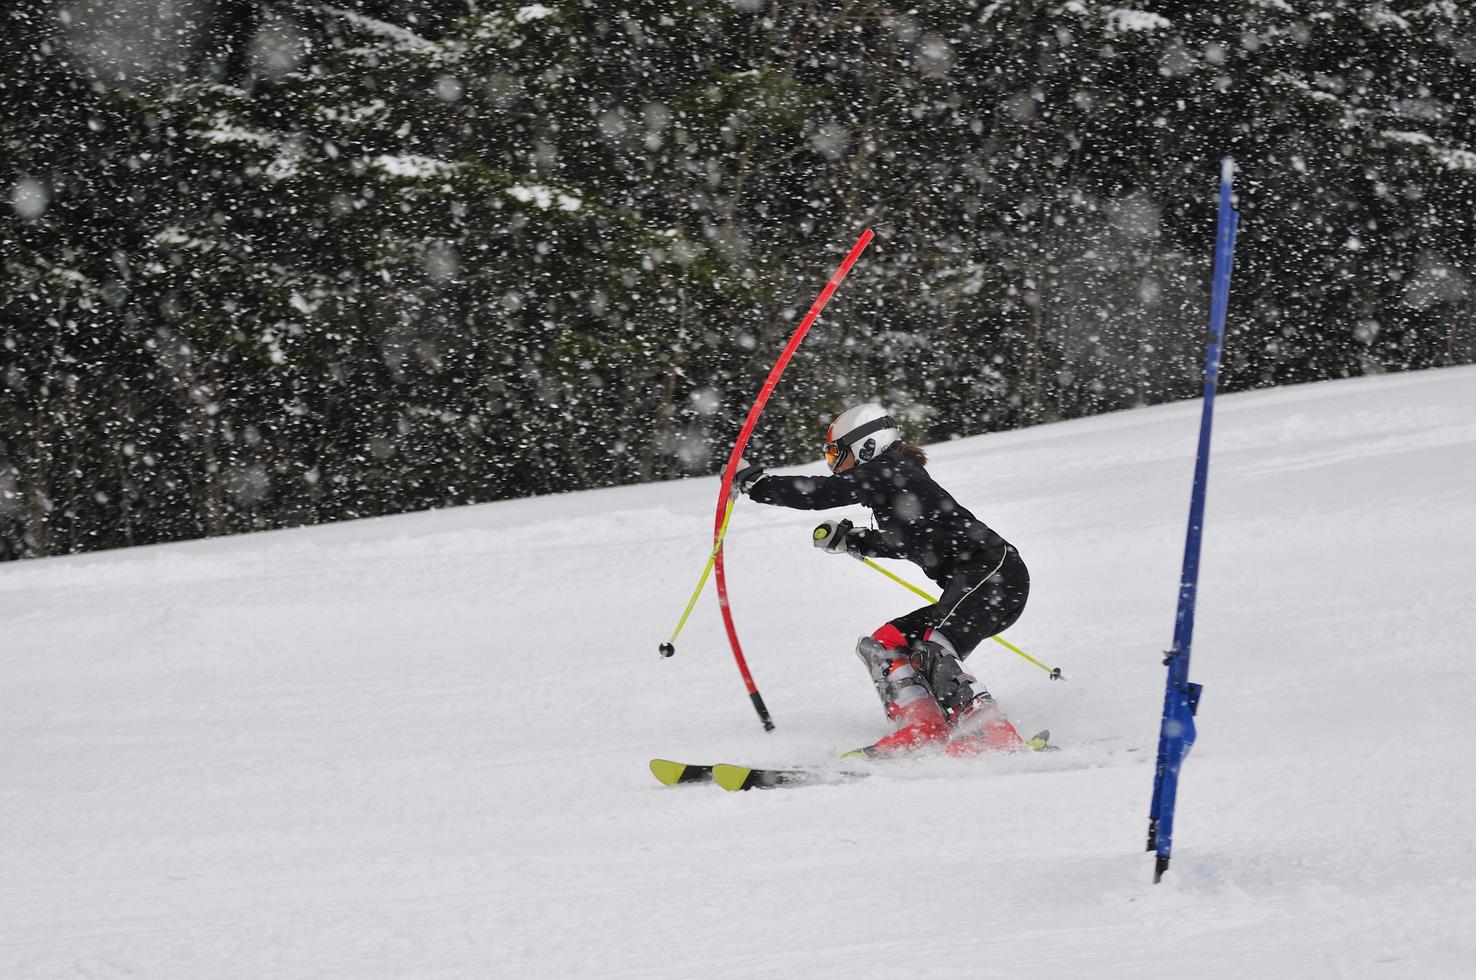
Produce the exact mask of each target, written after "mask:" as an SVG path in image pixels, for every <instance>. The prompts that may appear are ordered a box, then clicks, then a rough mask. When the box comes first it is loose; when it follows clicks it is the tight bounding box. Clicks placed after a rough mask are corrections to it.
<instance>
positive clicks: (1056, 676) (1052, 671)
mask: <svg viewBox="0 0 1476 980" xmlns="http://www.w3.org/2000/svg"><path fill="white" fill-rule="evenodd" d="M858 557H859V556H858ZM861 562H862V564H864V565H866V566H868V567H870V568H874V569H876V570H877V571H878V572H881V573H882V574H883V575H885V576H886V577H887V578H889V579H891V580H892V581H893V582H896V583H897V584H898V585H900V586H902V587H903V588H906V589H911V590H912V591H913V592H915V593H917V594H918V595H920V596H922V597H923V598H924V599H926V600H928V601H929V602H937V601H938V599H937V597H936V596H932V595H929V594H928V593H926V592H924V591H923V590H922V589H919V588H918V587H917V586H915V585H913V584H912V583H911V582H909V581H907V580H906V579H905V578H903V577H902V576H900V575H896V574H894V573H893V572H892V571H890V570H889V569H886V568H883V567H882V566H880V565H878V564H877V563H876V562H874V561H872V560H871V559H870V558H862V559H861ZM990 639H991V640H993V641H994V642H995V643H998V644H999V645H1000V646H1002V647H1004V648H1005V649H1006V650H1009V651H1010V652H1011V653H1014V654H1016V655H1017V656H1020V657H1023V658H1024V659H1026V660H1028V661H1030V662H1031V663H1033V664H1035V666H1037V667H1039V668H1040V669H1041V670H1043V671H1045V672H1046V673H1047V674H1049V675H1050V678H1051V680H1053V681H1064V680H1065V679H1066V678H1065V677H1063V676H1061V668H1060V667H1047V666H1046V665H1045V664H1043V663H1041V662H1040V661H1039V660H1036V659H1035V658H1034V657H1032V656H1031V655H1030V654H1028V653H1026V652H1025V651H1024V650H1021V649H1020V648H1019V647H1017V646H1015V645H1014V644H1013V643H1011V642H1010V641H1009V640H1006V639H1005V638H1004V637H1002V636H992V637H990Z"/></svg>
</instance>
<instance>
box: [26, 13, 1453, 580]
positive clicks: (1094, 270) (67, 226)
mask: <svg viewBox="0 0 1476 980" xmlns="http://www.w3.org/2000/svg"><path fill="white" fill-rule="evenodd" d="M1469 9H1470V5H1468V4H1466V3H1456V2H1431V3H1424V4H1419V3H1415V2H1414V0H1410V2H1408V3H1407V4H1404V3H1394V4H1389V3H1373V2H1360V0H1285V2H1283V0H1222V2H1217V3H1212V4H1209V3H1202V2H1199V0H1185V2H1171V0H1151V2H1142V3H1139V4H1137V5H1136V7H1134V8H1132V9H1127V8H1123V7H1119V6H1116V5H1114V4H1107V3H1097V2H1094V0H1069V2H1062V0H1051V2H1039V0H1018V2H1008V0H1004V2H989V3H985V2H980V0H975V2H969V0H954V2H928V0H917V2H913V3H908V4H900V5H896V4H889V3H874V2H866V0H854V2H830V3H802V2H789V3H781V2H777V0H776V2H758V0H748V2H738V0H733V2H723V0H651V2H634V3H618V2H609V0H546V2H545V3H543V4H521V3H511V4H504V3H491V2H482V0H454V2H452V0H441V2H430V3H422V4H404V3H391V2H367V0H365V2H351V0H346V2H344V3H342V4H340V5H337V6H335V5H331V4H328V5H324V4H317V3H307V2H297V0H282V2H262V0H216V2H210V0H174V2H172V3H160V2H154V0H150V2H144V0H114V2H102V0H76V2H72V3H55V4H43V3H30V2H22V3H19V4H15V3H12V4H8V5H7V6H6V9H5V11H4V13H0V154H3V156H0V190H3V191H4V193H5V195H6V198H5V201H4V205H3V214H0V263H3V266H0V268H3V281H0V376H3V386H4V387H3V397H0V558H16V557H23V556H36V555H52V554H62V553H68V552H75V551H80V550H88V549H94V548H105V547H116V546H123V545H133V544H143V543H148V542H156V541H166V540H174V539H180V538H190V537H197V536H201V535H217V534H227V533H233V532H240V531H249V530H253V529H260V528H271V527H283V526H293V525H301V524H310V523H315V522H321V521H330V520H337V519H343V518H351V517H360V516H367V515H375V514H387V513H395V512H400V511H406V510H413V509H423V508H430V507H440V506H448V505H454V504H464V503H470V502H476V501H489V500H497V499H502V498H507V497H515V496H522V495H528V494H540V493H550V492H555V491H561V490H568V489H571V488H579V487H598V486H608V485H612V484H619V483H629V482H635V481H646V480H656V479H665V478H672V477H677V476H682V475H690V474H701V473H710V472H713V471H714V470H715V469H716V468H717V467H718V466H719V465H720V464H721V462H722V461H723V460H724V459H725V458H726V454H727V451H728V448H729V446H731V443H732V439H733V437H734V435H735V434H736V431H737V428H738V425H739V423H740V421H741V418H742V416H743V413H744V412H745V411H746V410H747V407H748V405H749V403H750V401H751V400H752V398H753V396H754V394H755V393H756V392H757V389H758V386H759V384H760V382H761V380H762V378H763V376H764V374H765V373H766V371H767V370H768V368H769V366H770V364H771V363H772V361H773V359H774V357H775V356H776V354H777V352H778V350H779V348H780V346H781V345H782V343H783V341H784V339H785V338H786V337H787V336H788V334H789V333H790V331H791V330H792V329H793V326H794V323H795V322H796V320H797V319H798V318H799V317H800V316H802V315H803V314H804V312H805V310H806V309H807V308H808V306H809V303H810V302H811V301H812V299H813V298H814V296H815V294H816V292H818V290H819V288H820V286H821V285H823V283H824V281H825V278H826V277H827V276H828V275H829V274H830V271H831V270H832V269H833V268H834V266H835V264H836V262H837V261H838V260H839V258H840V256H841V255H842V254H843V253H844V251H845V249H846V248H847V247H848V246H849V245H850V243H851V242H852V241H853V240H854V239H855V237H856V235H857V234H858V233H859V232H860V230H861V228H862V227H866V226H869V227H872V228H874V229H875V230H876V232H877V236H878V237H877V240H876V242H875V243H874V244H873V246H872V248H871V250H870V251H869V252H868V254H867V255H866V257H865V258H864V259H863V261H862V263H861V264H860V265H858V267H857V268H856V270H855V271H854V272H853V273H852V275H851V277H850V279H849V280H848V281H847V283H846V285H845V287H844V289H843V290H842V291H841V292H840V293H839V294H838V296H837V298H836V300H835V301H834V302H833V303H832V305H831V307H830V308H829V310H828V311H827V313H826V315H825V317H824V318H822V320H821V322H820V324H819V325H818V326H817V328H816V329H815V331H814V332H812V334H811V335H810V339H809V340H807V341H806V345H805V347H804V348H802V351H801V355H800V356H799V357H798V358H796V360H795V362H794V364H793V365H792V366H791V368H790V369H789V372H788V373H787V374H786V376H785V379H784V383H783V384H782V386H781V388H780V390H779V392H778V394H777V396H776V398H775V400H774V402H773V403H771V407H770V409H769V411H768V413H767V414H766V416H765V418H764V422H763V424H762V426H761V427H760V430H759V432H758V434H757V438H756V441H755V443H754V450H753V452H751V453H750V455H753V456H757V457H759V458H762V459H763V460H765V461H766V462H770V463H781V462H796V461H799V460H802V459H813V458H815V457H817V456H818V454H819V445H818V441H819V433H820V432H821V431H822V426H823V424H824V422H825V421H827V420H828V418H829V416H830V415H832V414H833V413H835V412H836V411H838V410H839V409H840V408H842V407H844V406H845V405H846V404H848V403H850V402H853V401H856V400H860V399H862V398H875V399H879V400H882V401H885V402H887V403H888V404H890V405H891V406H893V407H894V408H895V409H896V410H897V411H898V412H900V413H901V415H902V416H903V417H904V418H905V419H906V421H907V427H908V429H909V434H910V435H913V436H915V437H917V438H919V439H920V440H922V441H935V440H940V439H946V438H949V437H954V436H962V435H968V434H972V433H978V432H983V431H988V430H997V429H1004V428H1010V427H1016V426H1025V425H1033V424H1037V423H1041V422H1048V421H1052V420H1056V419H1064V418H1071V417H1075V416H1081V415H1086V414H1090V413H1095V412H1103V411H1110V410H1115V409H1122V408H1127V407H1131V406H1136V405H1143V404H1148V403H1153V402H1161V401H1167V400H1173V399H1180V398H1187V397H1193V396H1195V395H1196V394H1197V393H1198V391H1199V386H1200V369H1201V358H1202V346H1203V328H1204V323H1205V321H1206V307H1207V301H1208V291H1209V290H1208V281H1209V262H1210V258H1211V249H1212V238H1213V231H1214V196H1213V195H1214V190H1215V185H1216V181H1217V178H1218V169H1219V165H1218V161H1219V158H1220V157H1221V155H1223V154H1233V155H1235V156H1236V157H1237V158H1238V160H1239V163H1240V166H1241V176H1240V178H1239V180H1238V190H1239V203H1240V208H1241V211H1242V232H1241V241H1240V248H1239V252H1238V255H1237V266H1236V270H1235V282H1234V288H1233V294H1232V303H1231V317H1230V321H1231V322H1230V334H1229V340H1228V348H1227V352H1226V359H1225V374H1224V378H1223V382H1224V384H1225V386H1226V387H1227V388H1228V389H1231V390H1234V389H1245V388H1253V387H1259V386H1266V385H1276V384H1286V383H1293V382H1301V381H1310V380H1314V379H1324V378H1338V377H1346V376H1350V375H1361V374H1368V373H1376V372H1380V371H1392V370H1408V369H1420V368H1428V367H1432V366H1438V365H1445V364H1453V363H1469V362H1470V361H1472V360H1473V356H1476V300H1473V294H1472V289H1471V280H1472V277H1473V275H1476V255H1473V243H1476V235H1473V230H1476V229H1473V222H1476V152H1473V151H1472V148H1473V147H1476V113H1473V108H1476V106H1473V102H1472V100H1473V97H1476V85H1473V82H1476V24H1473V19H1476V18H1473V15H1472V14H1471V13H1470V12H1469Z"/></svg>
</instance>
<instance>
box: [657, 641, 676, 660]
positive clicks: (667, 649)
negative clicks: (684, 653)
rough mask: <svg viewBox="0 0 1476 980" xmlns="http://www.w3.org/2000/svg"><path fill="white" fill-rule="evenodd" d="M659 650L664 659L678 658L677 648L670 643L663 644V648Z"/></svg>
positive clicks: (660, 647)
mask: <svg viewBox="0 0 1476 980" xmlns="http://www.w3.org/2000/svg"><path fill="white" fill-rule="evenodd" d="M657 649H658V650H660V651H661V655H662V656H663V657H675V656H676V647H674V646H672V645H671V644H670V643H663V644H661V646H659V647H657Z"/></svg>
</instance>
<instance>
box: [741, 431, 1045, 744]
mask: <svg viewBox="0 0 1476 980" xmlns="http://www.w3.org/2000/svg"><path fill="white" fill-rule="evenodd" d="M825 461H826V463H827V464H828V465H829V467H830V472H831V473H832V474H833V475H832V476H829V477H794V476H789V477H786V476H770V475H767V474H765V473H764V470H763V468H762V467H761V466H755V465H750V464H749V463H748V461H747V460H741V461H740V469H739V470H738V472H737V474H736V476H735V477H734V487H735V490H736V491H737V492H740V493H746V494H747V495H748V496H749V498H750V499H752V500H756V501H758V502H759V503H764V504H775V505H778V506H781V507H793V508H797V509H800V510H825V509H827V508H831V507H840V506H843V505H846V504H860V505H862V506H863V507H867V508H869V509H870V510H871V512H872V516H873V517H874V519H875V523H876V527H875V528H874V529H862V528H856V527H853V526H852V524H851V522H850V521H845V520H842V521H826V522H825V523H824V524H822V525H820V526H819V527H817V528H816V529H815V536H814V544H815V547H817V548H820V549H822V550H824V551H825V552H826V553H828V554H833V555H839V554H849V555H851V556H853V557H856V558H905V559H907V560H909V561H913V562H916V563H917V564H918V565H920V566H921V567H922V569H923V571H924V572H925V573H927V576H928V577H929V578H931V579H932V580H933V581H934V582H937V583H938V585H939V586H941V587H942V589H943V594H942V597H941V598H940V599H939V601H938V602H936V603H933V604H932V605H929V606H924V607H922V608H921V609H916V610H914V611H912V612H910V613H908V614H906V615H905V616H899V617H898V618H896V619H893V620H891V621H890V622H888V623H886V624H885V625H883V626H882V627H881V628H879V629H878V630H877V631H876V632H874V633H872V634H871V635H870V636H863V637H861V639H860V641H859V642H858V643H857V644H856V653H857V654H858V655H859V656H860V657H861V660H862V662H863V663H865V664H866V667H867V669H868V670H869V671H870V672H871V678H872V680H873V681H874V682H875V684H876V690H877V694H878V695H879V696H880V697H881V701H882V705H883V706H884V707H885V708H886V712H887V717H889V718H891V719H893V720H894V721H895V722H896V723H897V724H898V726H899V727H898V728H897V730H896V731H894V732H892V733H891V734H890V735H888V736H886V737H885V738H883V739H881V740H880V741H879V742H877V743H876V744H874V745H871V746H868V747H866V748H865V749H863V750H861V751H862V752H864V753H865V754H867V755H875V756H887V755H895V754H898V753H904V752H911V751H915V750H918V749H922V748H925V747H933V746H945V747H946V749H947V751H948V752H949V753H950V754H972V753H975V752H982V751H987V750H995V749H1005V750H1014V749H1019V748H1023V747H1024V743H1023V742H1022V740H1021V738H1020V735H1019V733H1018V732H1016V731H1015V727H1014V726H1013V725H1012V724H1010V722H1009V721H1008V720H1007V719H1006V718H1005V716H1004V714H1003V713H1002V712H1001V711H1000V710H999V708H998V707H997V706H996V705H995V703H994V698H993V697H992V696H991V695H990V694H989V692H988V690H986V689H985V687H984V685H983V684H981V683H980V682H979V681H978V680H977V679H976V678H975V677H974V676H973V675H972V674H970V673H969V672H968V671H966V670H965V669H964V667H963V663H962V661H963V659H964V658H966V657H967V656H968V655H969V654H970V653H971V652H973V650H974V648H975V647H976V646H978V645H979V644H980V643H982V642H983V641H984V640H987V639H989V638H990V637H991V636H994V635H995V634H997V633H999V632H1001V631H1003V630H1004V629H1006V628H1008V627H1009V626H1010V625H1011V624H1012V623H1014V622H1015V620H1017V619H1019V617H1020V613H1021V611H1022V610H1024V608H1025V600H1026V598H1027V596H1028V595H1029V593H1030V574H1029V572H1027V571H1026V568H1025V563H1024V561H1022V560H1021V559H1020V553H1019V552H1018V551H1016V550H1015V548H1014V546H1013V545H1011V544H1010V543H1009V542H1008V541H1006V540H1004V538H1002V537H1000V536H999V535H998V534H996V533H995V532H994V531H992V530H991V529H990V528H989V527H988V526H987V525H986V524H985V523H984V522H983V521H981V520H979V519H978V518H977V517H975V516H974V515H973V514H971V513H969V511H968V510H966V509H965V508H964V507H963V506H962V505H960V504H959V503H958V502H957V501H956V500H954V499H953V497H952V496H951V495H949V493H948V492H947V491H946V490H944V489H943V488H942V487H940V486H939V485H938V484H937V483H936V482H934V480H933V478H932V477H930V476H929V475H928V471H927V470H926V469H925V468H924V467H925V465H926V463H927V455H926V454H925V453H924V452H923V450H922V449H921V448H919V447H917V446H914V445H911V444H910V443H905V442H903V441H902V432H901V429H900V428H899V427H898V425H897V422H896V420H895V419H893V418H892V416H890V415H889V414H887V411H886V409H884V408H883V407H882V406H880V405H876V404H866V405H858V406H856V407H855V408H851V409H848V410H847V411H845V412H843V413H841V414H840V415H839V416H838V417H837V418H836V419H835V421H834V422H832V423H831V424H830V428H829V429H828V430H826V433H825Z"/></svg>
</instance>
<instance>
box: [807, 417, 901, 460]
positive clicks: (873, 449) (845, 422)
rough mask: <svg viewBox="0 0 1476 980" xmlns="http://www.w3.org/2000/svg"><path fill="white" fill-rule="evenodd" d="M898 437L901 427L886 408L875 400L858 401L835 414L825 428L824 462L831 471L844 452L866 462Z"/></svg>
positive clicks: (845, 455) (896, 440) (843, 455)
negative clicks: (859, 402) (828, 426)
mask: <svg viewBox="0 0 1476 980" xmlns="http://www.w3.org/2000/svg"><path fill="white" fill-rule="evenodd" d="M901 441H902V430H901V429H900V428H898V427H897V420H896V419H894V418H892V417H891V416H890V415H888V414H887V410H886V409H885V408H882V407H881V406H880V405H877V404H875V403H867V404H865V405H857V406H856V407H855V408H848V409H846V410H845V411H844V412H841V413H840V414H839V415H837V416H836V417H835V421H834V422H832V423H830V428H828V429H826V430H825V463H826V465H828V466H829V467H830V472H832V473H834V472H836V471H837V470H838V469H839V468H840V465H841V464H842V463H844V462H845V461H846V457H847V456H851V455H854V456H855V457H856V462H857V463H865V462H868V461H869V460H872V459H875V458H876V456H877V454H878V453H880V452H882V451H883V450H885V449H887V448H888V447H889V446H891V445H893V444H894V443H897V442H901Z"/></svg>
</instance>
